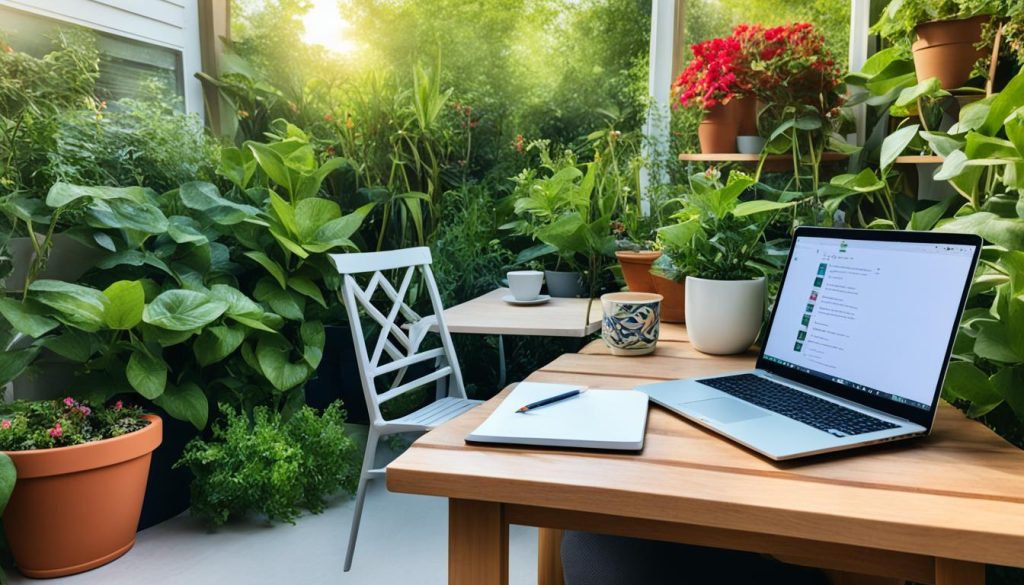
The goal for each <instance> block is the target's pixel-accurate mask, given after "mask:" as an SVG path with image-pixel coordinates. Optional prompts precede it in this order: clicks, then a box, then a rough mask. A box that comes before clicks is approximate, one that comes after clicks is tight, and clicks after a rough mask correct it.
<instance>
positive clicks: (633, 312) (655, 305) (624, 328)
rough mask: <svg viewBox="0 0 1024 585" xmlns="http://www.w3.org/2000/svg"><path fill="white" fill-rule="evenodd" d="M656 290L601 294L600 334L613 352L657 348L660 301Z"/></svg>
mask: <svg viewBox="0 0 1024 585" xmlns="http://www.w3.org/2000/svg"><path fill="white" fill-rule="evenodd" d="M663 298H664V297H662V296H661V295H656V294H653V293H635V292H617V293H608V294H606V295H602V296H601V308H602V309H604V319H603V320H602V321H601V337H602V338H603V339H604V342H605V344H606V345H607V346H608V349H610V350H611V352H612V355H644V354H648V353H651V352H652V351H654V346H655V345H656V344H657V343H658V327H659V325H660V323H661V301H662V299H663Z"/></svg>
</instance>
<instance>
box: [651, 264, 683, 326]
mask: <svg viewBox="0 0 1024 585" xmlns="http://www.w3.org/2000/svg"><path fill="white" fill-rule="evenodd" d="M652 276H654V275H652ZM654 292H656V293H658V294H659V295H661V296H662V297H664V300H663V301H661V322H662V323H685V322H686V311H685V309H686V287H684V286H683V283H681V282H676V281H674V280H669V279H667V278H665V277H664V276H654Z"/></svg>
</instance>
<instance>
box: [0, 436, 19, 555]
mask: <svg viewBox="0 0 1024 585" xmlns="http://www.w3.org/2000/svg"><path fill="white" fill-rule="evenodd" d="M17 478H18V470H17V469H16V468H15V467H14V462H13V461H11V458H10V457H8V456H7V454H6V453H0V514H3V513H4V510H5V509H6V508H7V501H8V500H9V499H10V498H11V493H12V492H14V483H15V482H16V481H17ZM0 570H2V569H0Z"/></svg>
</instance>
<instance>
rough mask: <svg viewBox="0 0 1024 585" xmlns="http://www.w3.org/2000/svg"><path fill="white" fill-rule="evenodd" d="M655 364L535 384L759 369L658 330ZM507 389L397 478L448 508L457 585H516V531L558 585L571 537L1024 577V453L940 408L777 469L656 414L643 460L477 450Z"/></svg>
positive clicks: (435, 436) (833, 564)
mask: <svg viewBox="0 0 1024 585" xmlns="http://www.w3.org/2000/svg"><path fill="white" fill-rule="evenodd" d="M662 333H663V334H662V341H661V342H660V343H659V347H658V350H657V352H656V354H655V355H653V356H648V357H640V358H616V357H612V356H610V355H608V353H607V351H606V350H605V348H604V347H603V346H602V345H601V342H600V341H598V342H595V343H592V344H590V345H589V346H587V347H586V348H585V349H584V350H583V351H582V352H581V353H579V354H567V355H563V356H561V357H560V358H558V359H556V360H555V361H553V362H552V363H551V364H549V365H547V366H545V367H544V368H542V369H541V370H540V371H538V372H536V373H534V374H533V375H531V376H530V377H529V378H528V380H532V381H537V382H559V383H574V384H581V385H585V386H589V387H602V388H630V387H634V386H637V385H640V384H644V383H649V382H655V381H659V380H667V379H673V378H678V377H684V376H695V375H703V374H713V373H717V372H722V371H727V370H732V369H735V368H743V367H749V366H750V365H751V364H752V363H753V359H754V356H753V355H752V354H748V355H744V356H734V357H727V358H716V357H711V356H707V355H704V354H700V353H698V352H696V351H695V350H693V349H692V348H691V347H690V345H689V343H688V342H687V340H686V332H685V329H684V328H682V327H679V326H668V325H663V330H662ZM507 392H508V390H507V389H506V390H505V392H503V393H502V394H500V395H498V396H497V397H495V398H494V399H492V400H491V401H489V402H487V403H485V404H483V405H481V406H480V407H478V408H476V409H474V410H472V411H470V412H468V413H466V414H465V415H463V416H461V417H459V418H457V419H455V420H453V421H451V422H449V423H448V424H446V425H444V426H442V427H439V428H438V429H436V430H434V431H433V432H431V433H428V434H426V435H424V436H423V437H422V438H420V439H419V440H418V441H416V443H414V444H413V445H412V447H411V448H410V449H409V450H408V451H407V452H406V453H404V454H403V455H402V456H400V457H399V458H398V459H397V460H396V461H394V462H393V463H392V464H391V465H390V466H389V467H388V473H387V482H388V488H389V489H390V490H392V491H397V492H405V493H413V494H428V495H434V496H443V497H447V498H449V499H450V500H449V502H450V504H449V583H451V584H459V585H463V584H465V585H469V584H472V585H500V584H505V583H507V580H508V525H509V524H522V525H529V526H538V527H541V528H542V530H541V535H540V547H541V550H540V566H539V580H538V582H539V583H541V584H543V585H554V584H556V583H560V582H561V565H560V563H559V557H558V544H559V543H560V542H561V530H562V529H576V530H587V531H592V532H601V533H607V534H617V535H625V536H636V537H646V538H654V539H660V540H668V541H675V542H682V543H690V544H698V545H705V546H712V547H721V548H732V549H738V550H746V551H755V552H760V553H767V554H772V555H774V556H776V557H778V558H780V559H782V560H785V561H787V562H792V563H798V564H804V565H809V566H818V567H823V568H827V569H831V570H834V571H840V572H841V573H835V574H836V575H840V578H839V580H837V582H841V583H880V582H886V583H888V582H892V581H887V580H883V581H879V580H878V577H867V576H883V577H898V578H900V579H906V580H913V581H917V582H920V583H937V584H939V585H952V584H956V585H961V584H963V585H967V584H970V585H974V584H980V583H983V582H984V564H983V563H992V564H1002V565H1011V566H1024V452H1022V451H1020V450H1018V449H1017V448H1015V447H1013V446H1012V445H1010V444H1008V443H1006V442H1005V441H1003V440H1002V439H1000V438H999V437H997V436H996V435H995V434H993V433H992V432H991V431H990V430H988V429H987V428H985V427H984V426H982V425H981V424H979V423H977V422H974V421H970V420H968V419H966V418H965V417H964V416H963V415H962V414H960V413H959V412H958V411H956V410H955V409H953V408H952V407H949V406H948V405H945V404H943V405H942V407H941V408H940V409H939V414H938V420H937V421H936V426H935V431H934V433H933V434H932V435H931V436H930V437H928V438H926V439H922V440H918V441H915V442H903V443H894V444H891V445H888V446H883V447H878V448H871V449H869V450H865V451H862V452H861V453H859V454H856V455H853V454H849V453H848V454H846V455H832V456H825V457H819V458H816V459H811V460H808V461H803V462H791V463H787V464H778V463H772V462H770V461H768V460H766V459H763V458H761V457H758V456H757V455H755V454H752V453H751V452H749V451H746V450H744V449H743V448H741V447H738V446H736V445H735V444H733V443H730V442H728V441H725V440H723V439H721V438H719V437H717V436H715V435H712V434H710V433H709V432H706V431H704V430H702V429H701V428H700V427H697V426H695V425H692V424H690V423H688V422H686V421H684V420H682V419H680V418H677V417H676V416H674V415H672V414H670V413H668V412H667V411H664V410H662V409H660V408H658V407H655V406H653V405H652V408H651V413H650V418H649V421H648V427H647V439H646V444H645V447H644V450H643V452H642V453H640V454H622V453H606V452H584V451H569V450H558V449H540V448H525V447H483V446H470V445H467V444H466V443H465V442H464V437H465V436H466V434H467V433H469V432H470V431H471V430H472V429H473V428H475V427H476V426H477V425H478V424H479V423H480V422H481V421H482V420H483V419H484V418H485V417H486V416H487V415H488V414H489V413H490V412H491V411H492V410H493V409H494V407H495V405H496V404H497V403H498V401H500V400H501V399H502V398H503V396H504V394H506V393H507Z"/></svg>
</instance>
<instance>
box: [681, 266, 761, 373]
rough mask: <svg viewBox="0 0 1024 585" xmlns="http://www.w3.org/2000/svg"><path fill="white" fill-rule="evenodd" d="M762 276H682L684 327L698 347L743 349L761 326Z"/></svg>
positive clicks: (715, 350) (724, 351)
mask: <svg viewBox="0 0 1024 585" xmlns="http://www.w3.org/2000/svg"><path fill="white" fill-rule="evenodd" d="M764 294H765V288H764V278H756V279H751V280H708V279H705V278H695V277H693V276H687V277H686V331H687V334H688V335H689V336H690V343H691V344H693V347H694V348H696V349H697V350H698V351H702V352H704V353H710V354H715V355H729V354H734V353H740V352H743V351H746V350H747V348H749V347H750V345H751V344H752V343H754V340H755V339H757V333H758V331H760V329H761V318H762V317H763V316H764Z"/></svg>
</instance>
